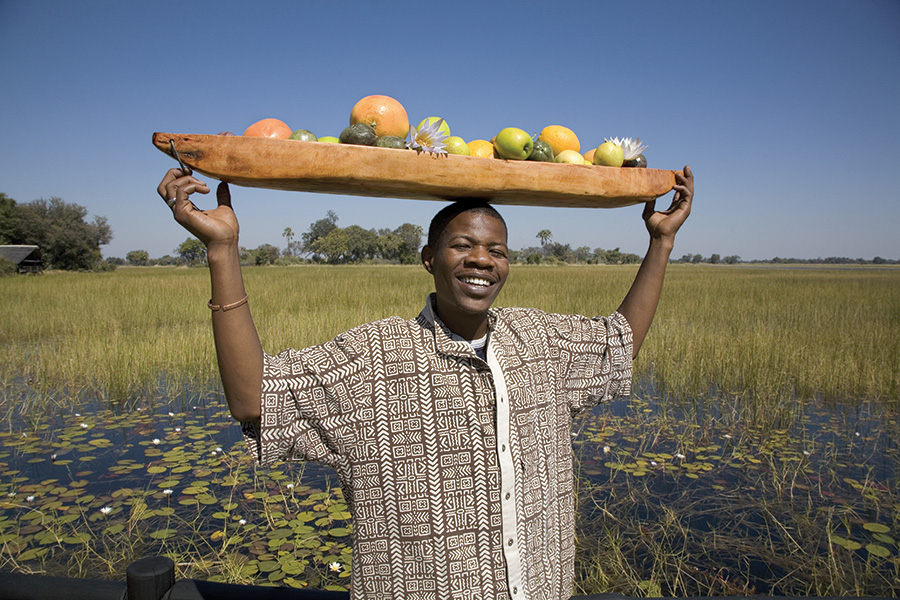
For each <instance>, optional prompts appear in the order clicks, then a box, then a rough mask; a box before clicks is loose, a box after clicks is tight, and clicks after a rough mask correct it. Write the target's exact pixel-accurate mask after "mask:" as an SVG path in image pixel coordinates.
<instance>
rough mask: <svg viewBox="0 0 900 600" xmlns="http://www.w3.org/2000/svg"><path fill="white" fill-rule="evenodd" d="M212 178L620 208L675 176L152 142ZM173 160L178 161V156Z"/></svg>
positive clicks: (305, 146) (214, 140)
mask: <svg viewBox="0 0 900 600" xmlns="http://www.w3.org/2000/svg"><path fill="white" fill-rule="evenodd" d="M170 140H173V141H174V142H175V147H176V149H177V150H178V154H179V155H180V156H181V159H182V161H183V162H184V164H186V165H187V166H189V167H191V168H192V169H194V170H195V171H197V172H199V173H202V174H203V175H206V176H208V177H211V178H213V179H218V180H220V181H227V182H228V183H231V184H235V185H241V186H247V187H257V188H269V189H276V190H289V191H298V192H320V193H328V194H350V195H355V196H376V197H385V198H410V199H418V200H455V199H458V198H484V199H487V200H489V201H491V202H495V203H497V204H519V205H528V206H550V207H554V206H556V207H581V208H617V207H621V206H630V205H633V204H638V203H641V202H646V201H648V200H652V199H654V198H657V197H659V196H662V195H664V194H666V193H667V192H669V191H670V190H671V189H672V186H673V185H674V184H675V175H674V172H673V171H668V170H664V169H636V168H624V167H618V168H617V167H599V166H593V165H570V164H557V163H543V162H532V161H514V160H502V159H493V158H478V157H471V156H459V155H454V154H450V155H433V154H418V153H416V152H414V151H412V150H397V149H392V148H378V147H372V146H354V145H350V144H330V143H323V142H301V141H298V140H280V139H269V138H253V137H241V136H221V135H205V134H178V133H154V134H153V144H154V145H155V146H156V147H157V148H159V149H160V150H161V151H162V152H164V153H166V154H168V155H170V156H172V152H171V150H170V145H169V141H170ZM173 158H174V157H173Z"/></svg>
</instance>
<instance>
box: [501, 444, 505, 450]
mask: <svg viewBox="0 0 900 600" xmlns="http://www.w3.org/2000/svg"><path fill="white" fill-rule="evenodd" d="M500 452H506V444H503V445H502V446H500Z"/></svg>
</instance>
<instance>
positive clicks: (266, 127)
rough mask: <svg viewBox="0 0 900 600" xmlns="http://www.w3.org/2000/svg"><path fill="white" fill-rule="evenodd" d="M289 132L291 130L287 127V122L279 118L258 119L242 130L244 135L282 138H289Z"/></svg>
mask: <svg viewBox="0 0 900 600" xmlns="http://www.w3.org/2000/svg"><path fill="white" fill-rule="evenodd" d="M291 133H293V131H292V130H291V128H290V127H288V124H287V123H285V122H284V121H281V120H279V119H260V120H259V121H257V122H256V123H254V124H253V125H251V126H250V127H248V128H247V129H246V130H244V136H246V137H267V138H279V139H283V140H286V139H289V138H290V137H291Z"/></svg>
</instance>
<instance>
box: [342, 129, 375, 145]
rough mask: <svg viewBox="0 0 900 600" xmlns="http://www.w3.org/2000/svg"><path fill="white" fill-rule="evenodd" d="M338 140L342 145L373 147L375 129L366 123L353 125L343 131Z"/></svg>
mask: <svg viewBox="0 0 900 600" xmlns="http://www.w3.org/2000/svg"><path fill="white" fill-rule="evenodd" d="M338 139H339V140H340V142H341V143H342V144H356V145H358V146H374V145H375V140H376V139H378V136H376V135H375V128H374V127H372V126H371V125H369V124H368V123H354V124H353V125H350V126H349V127H347V128H346V129H344V130H343V131H342V132H341V136H340V138H338Z"/></svg>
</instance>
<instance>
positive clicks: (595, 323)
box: [550, 312, 633, 412]
mask: <svg viewBox="0 0 900 600" xmlns="http://www.w3.org/2000/svg"><path fill="white" fill-rule="evenodd" d="M550 319H551V323H552V325H553V328H554V330H555V332H556V335H557V339H556V340H555V343H556V344H557V346H558V347H557V353H558V356H559V358H560V364H559V368H560V377H561V378H562V380H563V382H564V387H565V392H566V397H567V398H568V402H569V405H570V408H571V410H573V411H575V412H578V411H581V410H584V409H587V408H590V407H592V406H595V405H597V404H599V403H601V402H607V401H609V400H612V399H614V398H619V397H625V396H628V395H629V394H630V393H631V377H632V364H633V360H632V354H633V349H632V334H631V326H630V325H629V324H628V321H627V320H626V319H625V317H624V316H623V315H621V314H620V313H618V312H615V313H613V314H612V315H610V316H609V317H594V318H587V317H581V316H571V315H550Z"/></svg>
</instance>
